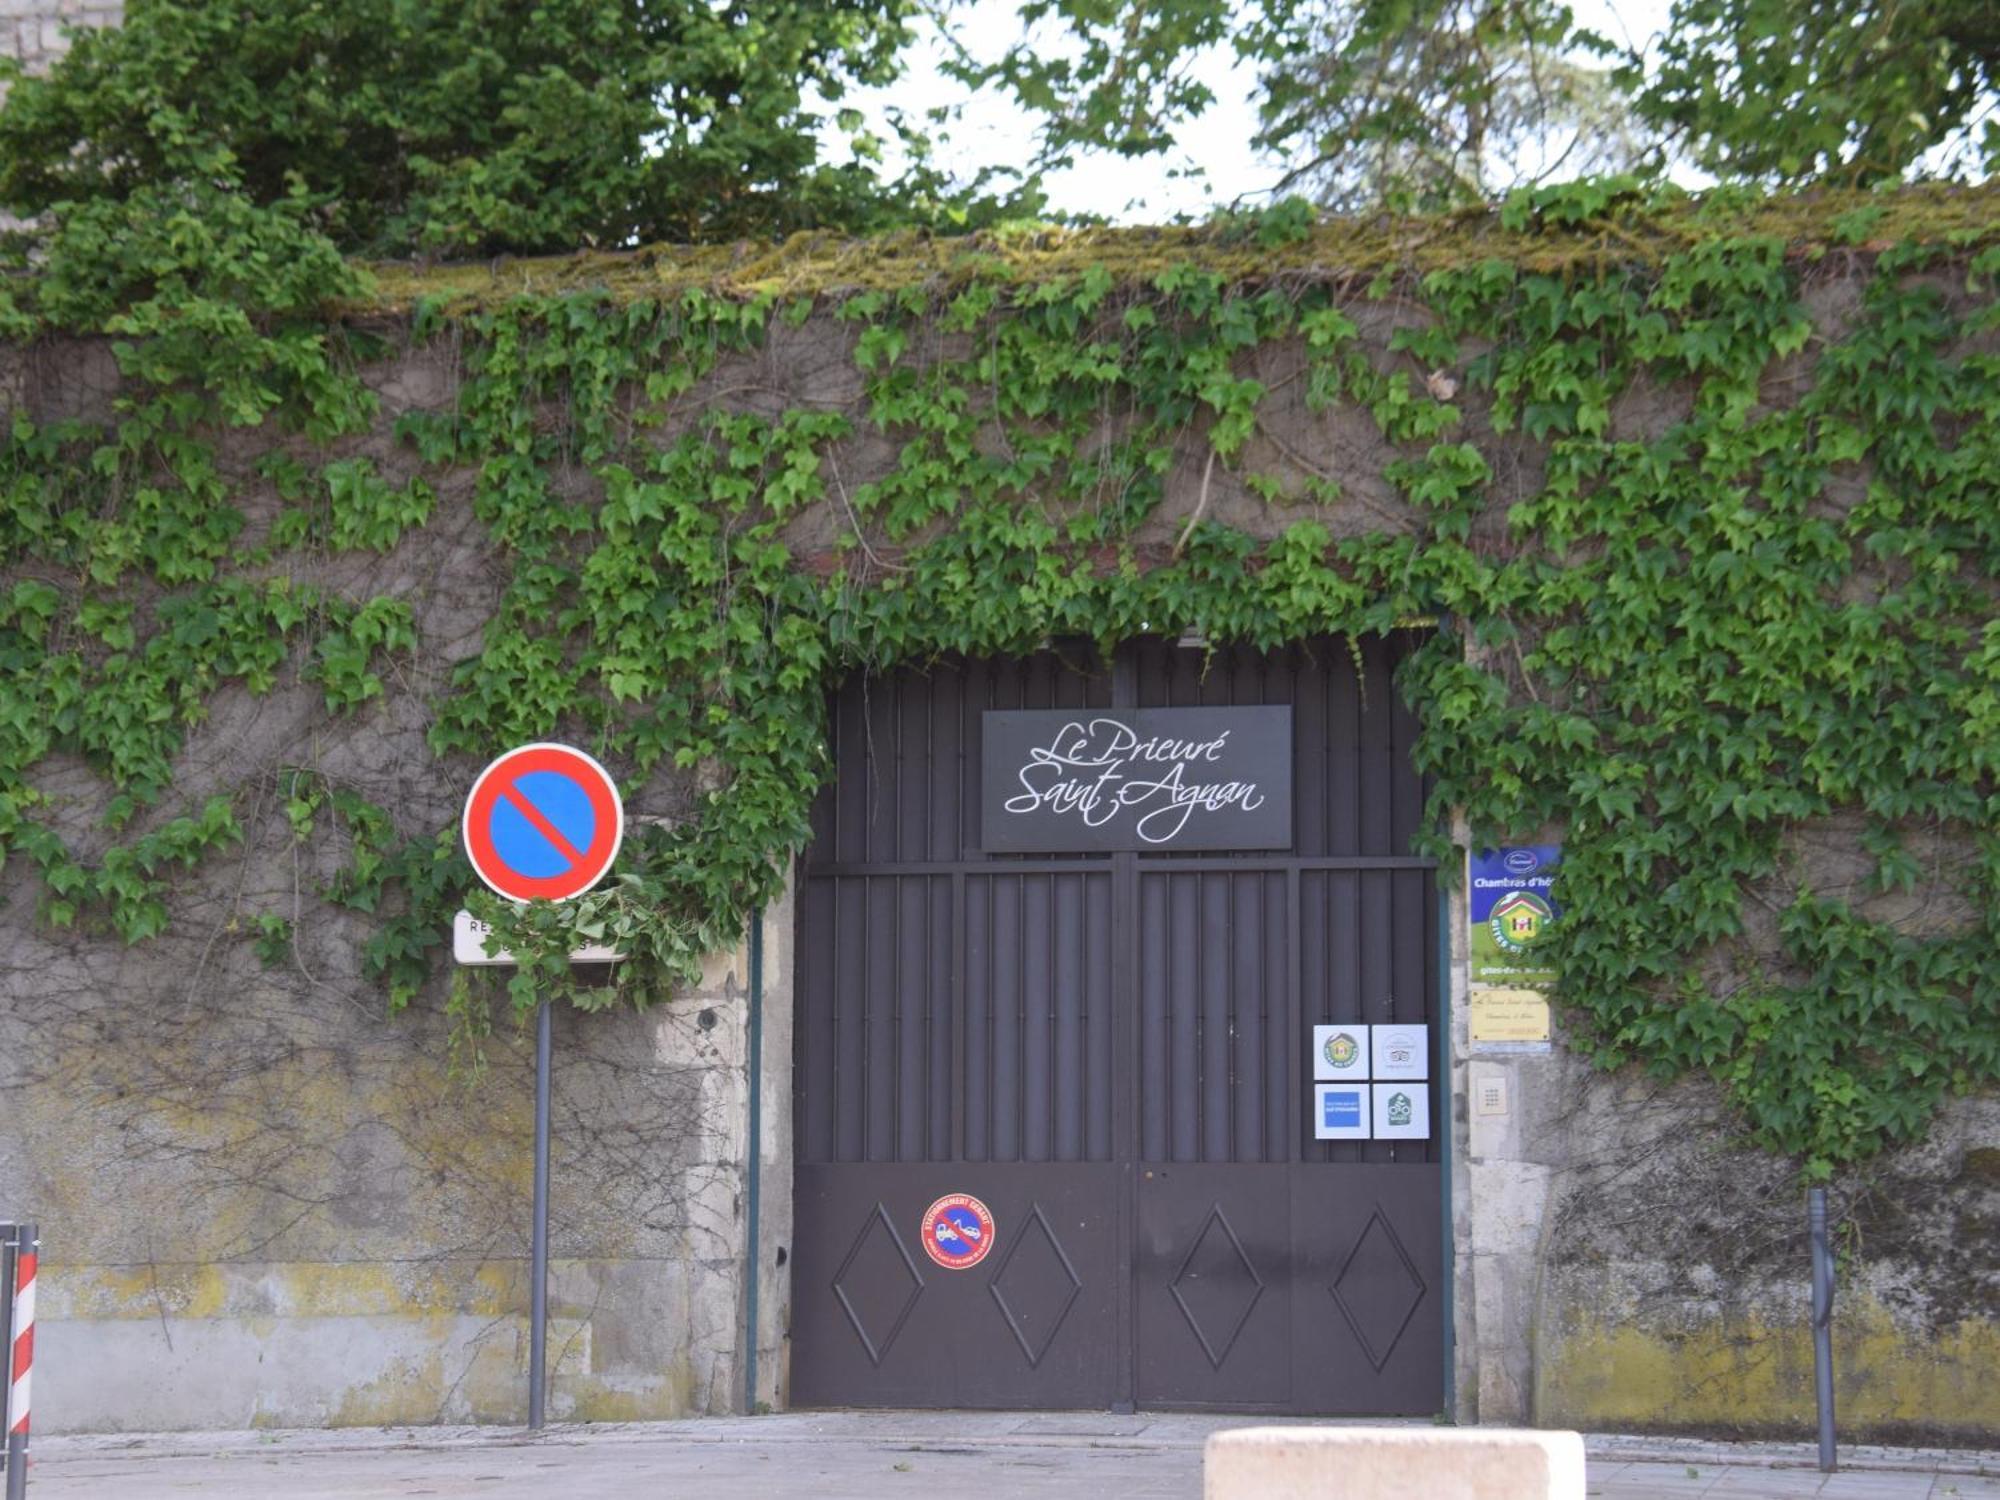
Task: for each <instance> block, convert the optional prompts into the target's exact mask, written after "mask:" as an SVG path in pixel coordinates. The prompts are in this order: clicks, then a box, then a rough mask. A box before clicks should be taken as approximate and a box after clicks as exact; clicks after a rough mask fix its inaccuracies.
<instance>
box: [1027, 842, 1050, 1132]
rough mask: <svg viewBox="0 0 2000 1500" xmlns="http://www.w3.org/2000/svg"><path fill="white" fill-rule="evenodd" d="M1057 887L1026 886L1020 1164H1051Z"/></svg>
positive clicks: (1040, 879)
mask: <svg viewBox="0 0 2000 1500" xmlns="http://www.w3.org/2000/svg"><path fill="white" fill-rule="evenodd" d="M1055 887H1056V877H1055V876H1053V875H1027V876H1023V877H1022V885H1021V928H1022V930H1021V947H1022V953H1021V1160H1022V1161H1048V1160H1049V1159H1050V1157H1051V1152H1050V1150H1049V1147H1050V1141H1049V1122H1050V1115H1051V1105H1052V1103H1053V1099H1052V1090H1051V1084H1052V1083H1053V1082H1054V1077H1053V1075H1054V1072H1055V1066H1054V1064H1055V1058H1054V1056H1053V1053H1054V1050H1055V1049H1054V1047H1053V1046H1052V1043H1053V1041H1054V1037H1053V1036H1052V1034H1051V1033H1050V1029H1049V1023H1050V1021H1051V1020H1052V1019H1053V1017H1054V1014H1055V994H1054V990H1055Z"/></svg>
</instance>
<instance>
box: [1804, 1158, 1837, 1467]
mask: <svg viewBox="0 0 2000 1500" xmlns="http://www.w3.org/2000/svg"><path fill="white" fill-rule="evenodd" d="M1806 1219H1807V1223H1808V1225H1809V1226H1810V1228H1811V1232H1812V1327H1813V1394H1814V1396H1815V1397H1816V1398H1817V1401H1818V1405H1819V1466H1820V1471H1821V1472H1822V1473H1826V1474H1831V1473H1832V1472H1833V1471H1834V1466H1835V1465H1834V1447H1833V1246H1832V1244H1831V1243H1830V1242H1829V1241H1828V1239H1827V1233H1826V1189H1825V1188H1823V1187H1816V1188H1807V1189H1806Z"/></svg>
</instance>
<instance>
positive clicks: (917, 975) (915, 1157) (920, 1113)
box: [895, 875, 933, 1161]
mask: <svg viewBox="0 0 2000 1500" xmlns="http://www.w3.org/2000/svg"><path fill="white" fill-rule="evenodd" d="M930 884H931V883H930V881H929V880H928V879H925V878H923V877H921V876H915V875H908V876H904V877H902V878H900V879H898V880H897V882H896V1014H897V1018H898V1024H897V1028H896V1048H895V1058H896V1061H895V1077H896V1088H895V1096H896V1108H895V1130H896V1160H897V1161H922V1160H923V1159H924V1141H925V1138H926V1136H927V1135H928V1133H929V1125H930V1099H929V1097H928V1095H929V1090H928V1088H927V1086H926V1085H927V1082H928V1079H929V1076H930V1058H931V1044H930V1015H931V1007H930V973H931V947H932V941H933V940H932V927H931V922H930Z"/></svg>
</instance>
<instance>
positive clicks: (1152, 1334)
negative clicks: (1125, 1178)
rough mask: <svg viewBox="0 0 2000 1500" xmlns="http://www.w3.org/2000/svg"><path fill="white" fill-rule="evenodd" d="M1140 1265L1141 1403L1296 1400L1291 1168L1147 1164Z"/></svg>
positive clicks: (1268, 1404) (1239, 1404)
mask: <svg viewBox="0 0 2000 1500" xmlns="http://www.w3.org/2000/svg"><path fill="white" fill-rule="evenodd" d="M1133 1273H1134V1274H1133V1280H1134V1286H1135V1306H1136V1318H1135V1324H1136V1329H1137V1334H1138V1350H1137V1354H1138V1398H1139V1404H1140V1405H1141V1406H1142V1407H1152V1408H1171V1407H1200V1408H1210V1409H1224V1410H1226V1409H1228V1408H1231V1407H1236V1408H1242V1409H1246V1410H1252V1411H1275V1410H1281V1409H1284V1408H1287V1407H1289V1406H1290V1405H1291V1399H1290V1398H1291V1391H1292V1368H1291V1360H1292V1352H1291V1351H1292V1334H1291V1329H1290V1326H1289V1325H1290V1322H1291V1318H1292V1306H1291V1304H1292V1197H1291V1172H1290V1171H1289V1169H1287V1168H1285V1167H1282V1166H1267V1165H1261V1164H1246V1163H1228V1164H1223V1165H1215V1164H1208V1163H1181V1162H1162V1163H1159V1164H1157V1165H1153V1166H1146V1167H1142V1168H1141V1169H1140V1172H1139V1213H1138V1244H1137V1247H1136V1255H1135V1259H1134V1263H1133Z"/></svg>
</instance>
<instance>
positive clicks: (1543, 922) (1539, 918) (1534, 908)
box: [1488, 891, 1556, 953]
mask: <svg viewBox="0 0 2000 1500" xmlns="http://www.w3.org/2000/svg"><path fill="white" fill-rule="evenodd" d="M1555 918H1556V914H1555V909H1554V908H1553V907H1551V906H1550V905H1549V903H1548V902H1546V901H1544V900H1543V899H1542V898H1541V897H1540V896H1537V895H1536V894H1535V893H1534V892H1532V891H1513V892H1511V893H1509V894H1508V895H1506V896H1503V897H1502V898H1501V899H1500V900H1499V901H1498V902H1497V903H1495V905H1494V907H1493V915H1492V918H1491V920H1490V921H1489V923H1488V925H1489V926H1491V928H1492V929H1493V941H1494V942H1496V943H1498V944H1499V945H1500V946H1501V947H1502V948H1504V949H1505V950H1506V951H1507V952H1509V953H1520V952H1522V951H1524V950H1526V949H1528V948H1530V947H1532V946H1533V945H1534V942H1535V940H1536V939H1537V938H1539V937H1540V936H1541V935H1542V932H1543V930H1544V929H1545V928H1546V927H1547V926H1548V925H1549V923H1551V922H1553V921H1554V920H1555Z"/></svg>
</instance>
